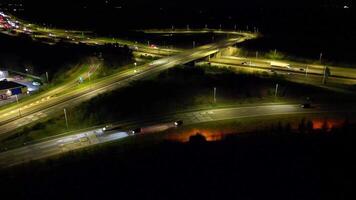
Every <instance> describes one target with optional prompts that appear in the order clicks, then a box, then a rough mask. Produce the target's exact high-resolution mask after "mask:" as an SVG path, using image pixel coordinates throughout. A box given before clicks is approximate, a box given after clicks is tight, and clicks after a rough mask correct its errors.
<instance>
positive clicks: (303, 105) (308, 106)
mask: <svg viewBox="0 0 356 200" xmlns="http://www.w3.org/2000/svg"><path fill="white" fill-rule="evenodd" d="M300 107H301V108H311V107H312V106H311V103H303V104H301V105H300Z"/></svg>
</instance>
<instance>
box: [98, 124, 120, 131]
mask: <svg viewBox="0 0 356 200" xmlns="http://www.w3.org/2000/svg"><path fill="white" fill-rule="evenodd" d="M120 128H122V127H121V126H120V125H114V124H108V125H106V126H104V127H103V128H102V129H101V130H102V131H103V132H108V131H113V130H117V129H120Z"/></svg>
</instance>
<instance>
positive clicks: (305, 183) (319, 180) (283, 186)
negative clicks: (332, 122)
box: [0, 120, 356, 200]
mask: <svg viewBox="0 0 356 200" xmlns="http://www.w3.org/2000/svg"><path fill="white" fill-rule="evenodd" d="M305 122H307V123H309V122H308V120H304V122H300V124H303V123H305ZM279 126H280V127H282V128H276V127H279ZM273 127H274V128H271V127H270V128H266V129H264V130H263V131H258V132H252V133H246V134H242V135H230V136H228V137H226V138H224V139H223V140H221V141H216V142H204V138H202V136H200V137H197V136H195V137H191V141H190V142H188V143H175V142H168V141H167V142H152V143H151V142H147V141H146V143H144V142H140V141H142V139H143V138H144V137H143V136H136V137H134V138H130V139H128V141H126V142H123V143H118V144H110V145H107V146H101V147H97V148H95V149H88V150H83V151H81V152H73V153H70V154H69V155H66V156H63V157H61V158H57V159H50V160H47V161H41V162H34V163H31V164H28V165H24V166H19V167H15V168H13V169H8V170H5V171H2V172H0V175H1V179H0V182H1V184H2V185H1V186H2V189H3V190H2V194H3V195H7V194H8V195H11V196H12V197H13V198H30V199H34V198H40V197H43V196H46V198H51V199H58V198H78V197H79V198H89V199H92V198H105V197H109V196H115V197H117V198H119V197H130V198H134V199H135V198H140V199H141V198H145V199H191V198H196V199H206V198H208V199H232V198H240V199H262V198H265V199H286V198H287V199H313V200H315V199H347V197H350V196H349V195H352V194H353V189H354V187H355V176H354V174H355V173H354V172H355V171H354V170H355V167H356V166H355V163H354V162H353V161H354V159H355V152H356V149H355V142H356V138H355V135H354V132H355V131H356V125H355V124H351V123H349V122H347V121H345V123H344V124H343V125H342V126H341V127H340V128H334V129H331V130H330V129H321V130H313V131H311V132H308V133H307V132H305V130H304V129H298V130H292V129H290V128H288V125H283V124H282V125H278V124H276V125H274V126H273ZM285 127H287V128H285ZM145 137H149V136H145ZM199 138H200V139H199ZM148 141H150V140H148ZM86 191H91V192H86Z"/></svg>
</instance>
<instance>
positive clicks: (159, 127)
mask: <svg viewBox="0 0 356 200" xmlns="http://www.w3.org/2000/svg"><path fill="white" fill-rule="evenodd" d="M182 125H183V120H177V121H174V122H168V123H162V124H156V125H151V126H146V127H140V128H135V129H132V130H130V131H128V134H129V135H137V134H148V133H155V132H161V131H165V130H168V129H170V128H176V127H179V126H182ZM122 129H123V127H122V126H121V125H115V124H108V125H106V126H104V127H103V128H102V133H112V132H114V131H116V130H122Z"/></svg>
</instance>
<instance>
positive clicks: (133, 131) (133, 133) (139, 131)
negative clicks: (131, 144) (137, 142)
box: [129, 128, 142, 135]
mask: <svg viewBox="0 0 356 200" xmlns="http://www.w3.org/2000/svg"><path fill="white" fill-rule="evenodd" d="M141 131H142V129H141V128H136V129H134V130H131V131H130V132H129V133H130V134H132V135H135V134H138V133H141Z"/></svg>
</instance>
